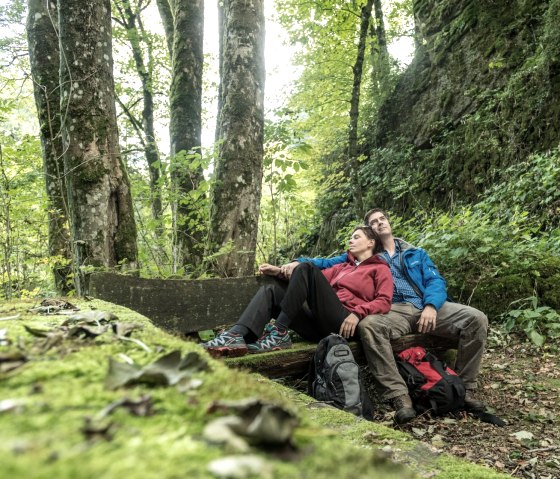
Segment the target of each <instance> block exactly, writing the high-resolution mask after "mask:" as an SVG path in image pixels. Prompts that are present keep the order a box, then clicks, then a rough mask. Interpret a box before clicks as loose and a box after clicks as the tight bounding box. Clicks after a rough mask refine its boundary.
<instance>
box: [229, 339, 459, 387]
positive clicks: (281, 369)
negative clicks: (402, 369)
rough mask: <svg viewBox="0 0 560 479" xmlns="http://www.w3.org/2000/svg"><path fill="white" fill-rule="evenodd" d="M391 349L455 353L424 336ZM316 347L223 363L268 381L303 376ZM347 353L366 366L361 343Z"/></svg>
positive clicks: (447, 342)
mask: <svg viewBox="0 0 560 479" xmlns="http://www.w3.org/2000/svg"><path fill="white" fill-rule="evenodd" d="M391 346H392V348H393V352H394V353H400V352H401V351H403V350H405V349H406V348H410V347H411V346H423V347H425V348H426V349H429V350H430V351H431V352H433V353H434V354H436V355H440V356H442V355H443V354H444V353H445V352H446V351H448V350H450V349H457V341H456V340H451V339H446V338H438V337H435V336H427V335H425V334H408V335H406V336H402V337H401V338H399V339H396V340H394V341H391ZM316 347H317V345H316V344H310V343H295V344H294V347H293V348H292V349H285V350H283V351H272V352H270V353H262V354H249V355H246V356H242V357H240V358H231V359H226V360H225V361H226V364H228V366H231V367H237V368H240V369H245V370H249V371H251V372H255V373H259V374H262V375H263V376H266V377H269V378H272V379H277V378H282V377H287V376H303V375H304V374H306V373H307V371H308V369H309V362H310V361H311V358H312V357H313V353H314V352H315V349H316ZM350 349H351V350H352V353H353V354H354V359H355V360H356V362H357V363H358V364H361V365H365V364H367V362H366V357H365V354H364V351H363V349H362V345H361V343H358V342H355V341H352V342H350Z"/></svg>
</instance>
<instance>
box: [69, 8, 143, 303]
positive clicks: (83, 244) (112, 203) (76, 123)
mask: <svg viewBox="0 0 560 479" xmlns="http://www.w3.org/2000/svg"><path fill="white" fill-rule="evenodd" d="M58 13H59V34H60V54H61V68H60V87H61V108H60V110H61V112H62V134H63V144H64V172H65V175H66V186H67V191H68V206H69V212H70V223H71V237H72V243H71V244H72V252H73V259H74V268H75V271H74V273H75V283H76V290H77V293H78V294H80V295H81V294H84V293H85V292H86V284H85V282H84V279H85V276H84V274H83V273H84V267H87V266H98V267H109V268H111V267H115V266H117V265H123V266H126V267H130V268H136V262H137V250H136V224H135V222H134V214H133V208H132V198H131V195H130V184H129V180H128V176H127V174H126V170H125V167H124V164H123V162H122V158H121V155H120V150H119V145H118V133H117V119H116V113H115V96H114V95H115V89H114V80H113V59H112V34H111V4H110V0H100V1H97V2H83V1H82V0H64V1H63V2H60V3H59V4H58Z"/></svg>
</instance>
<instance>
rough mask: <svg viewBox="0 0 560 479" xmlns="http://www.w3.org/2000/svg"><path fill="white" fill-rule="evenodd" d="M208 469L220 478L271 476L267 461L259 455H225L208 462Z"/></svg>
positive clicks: (266, 478) (241, 478)
mask: <svg viewBox="0 0 560 479" xmlns="http://www.w3.org/2000/svg"><path fill="white" fill-rule="evenodd" d="M208 471H209V472H211V473H212V474H214V475H215V476H216V477H220V478H228V479H229V478H231V479H245V478H246V477H249V476H256V477H260V478H263V479H268V478H270V477H272V469H271V467H270V464H269V463H268V461H266V460H265V459H263V458H262V457H259V456H254V455H243V456H227V457H222V458H220V459H215V460H214V461H212V462H211V463H210V464H208Z"/></svg>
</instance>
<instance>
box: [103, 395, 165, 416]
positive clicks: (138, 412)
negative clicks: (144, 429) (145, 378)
mask: <svg viewBox="0 0 560 479" xmlns="http://www.w3.org/2000/svg"><path fill="white" fill-rule="evenodd" d="M153 405H154V404H153V401H152V397H151V396H149V395H144V396H141V397H140V398H138V399H129V398H122V399H119V400H117V401H114V402H112V403H111V404H109V405H108V406H106V407H105V408H103V409H102V410H101V411H100V412H99V413H98V414H97V415H96V416H95V419H96V420H101V419H103V418H105V417H106V416H108V415H109V414H111V413H112V412H113V411H114V410H115V409H117V408H120V407H122V408H125V409H128V411H129V412H130V413H131V414H133V415H134V416H140V417H145V416H151V415H152V414H153Z"/></svg>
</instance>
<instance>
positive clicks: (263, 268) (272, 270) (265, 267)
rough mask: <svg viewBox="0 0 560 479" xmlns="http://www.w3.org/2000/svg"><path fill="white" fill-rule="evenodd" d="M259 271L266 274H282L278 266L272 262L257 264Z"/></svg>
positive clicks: (280, 275)
mask: <svg viewBox="0 0 560 479" xmlns="http://www.w3.org/2000/svg"><path fill="white" fill-rule="evenodd" d="M259 273H260V274H264V275H266V276H279V277H282V276H283V275H282V272H281V271H280V266H274V265H273V264H268V263H263V264H261V265H260V266H259Z"/></svg>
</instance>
